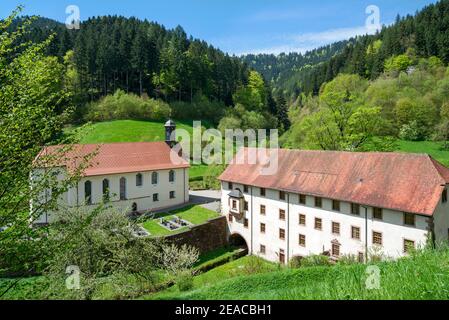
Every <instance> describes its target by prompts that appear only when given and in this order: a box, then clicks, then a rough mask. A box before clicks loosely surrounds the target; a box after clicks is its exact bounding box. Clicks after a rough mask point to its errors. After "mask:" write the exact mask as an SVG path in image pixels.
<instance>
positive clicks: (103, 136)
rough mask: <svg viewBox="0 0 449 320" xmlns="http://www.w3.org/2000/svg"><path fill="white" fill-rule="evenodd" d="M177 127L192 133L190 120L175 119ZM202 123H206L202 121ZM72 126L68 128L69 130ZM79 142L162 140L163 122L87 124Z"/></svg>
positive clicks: (132, 121) (120, 121) (163, 134)
mask: <svg viewBox="0 0 449 320" xmlns="http://www.w3.org/2000/svg"><path fill="white" fill-rule="evenodd" d="M176 125H177V128H178V129H184V130H187V131H188V132H189V133H192V130H193V128H192V122H191V121H190V122H189V121H176ZM203 125H207V123H204V124H203ZM70 130H73V128H70V129H68V130H67V131H68V132H70ZM79 139H80V143H82V144H88V143H113V142H141V141H163V140H164V139H165V131H164V122H156V121H139V120H115V121H107V122H97V123H93V124H90V125H87V126H86V127H85V128H83V130H81V131H80V132H79Z"/></svg>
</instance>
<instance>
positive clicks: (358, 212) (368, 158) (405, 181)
mask: <svg viewBox="0 0 449 320" xmlns="http://www.w3.org/2000/svg"><path fill="white" fill-rule="evenodd" d="M248 150H249V149H248V148H243V149H241V150H240V151H239V153H238V154H237V155H236V158H235V159H234V162H233V164H231V165H229V166H228V168H227V169H226V170H225V172H224V173H223V174H222V175H221V176H220V178H219V179H220V180H221V188H222V199H221V201H222V214H223V215H225V216H226V217H227V221H228V232H229V236H230V237H231V239H233V238H234V239H240V241H242V240H244V242H246V245H247V246H248V250H249V252H250V253H252V254H254V255H258V256H261V257H263V258H266V259H268V260H271V261H276V262H281V263H287V262H288V261H289V260H290V259H291V258H292V257H303V256H308V255H312V254H325V255H328V256H330V257H332V258H333V259H338V258H339V257H342V256H343V255H351V256H353V257H356V258H358V260H359V261H364V260H365V259H366V257H367V253H368V255H369V254H371V253H372V252H376V253H377V254H381V255H383V256H384V257H391V258H397V257H401V256H403V255H406V254H407V253H408V252H409V250H411V249H412V248H419V247H422V246H424V245H425V244H426V243H428V241H430V242H434V243H435V242H442V241H447V240H448V236H449V234H448V230H449V204H448V196H447V186H448V183H449V169H447V168H446V167H444V166H443V165H441V164H440V163H438V162H437V161H435V160H434V159H432V158H431V157H430V156H428V155H425V154H403V153H352V152H333V151H300V150H283V149H280V150H278V172H277V173H276V174H274V175H262V174H261V169H262V165H261V164H248V161H246V162H245V159H247V155H248ZM242 157H243V158H242ZM239 163H243V164H239Z"/></svg>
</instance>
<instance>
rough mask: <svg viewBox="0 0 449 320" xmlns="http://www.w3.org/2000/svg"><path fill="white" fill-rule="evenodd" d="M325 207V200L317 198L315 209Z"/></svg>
mask: <svg viewBox="0 0 449 320" xmlns="http://www.w3.org/2000/svg"><path fill="white" fill-rule="evenodd" d="M322 206H323V199H321V198H320V197H315V207H317V208H321V207H322Z"/></svg>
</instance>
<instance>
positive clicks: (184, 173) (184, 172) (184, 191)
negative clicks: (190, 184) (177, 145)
mask: <svg viewBox="0 0 449 320" xmlns="http://www.w3.org/2000/svg"><path fill="white" fill-rule="evenodd" d="M182 172H183V175H184V190H183V193H184V203H186V168H184V170H183V171H182Z"/></svg>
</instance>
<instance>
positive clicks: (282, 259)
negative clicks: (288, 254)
mask: <svg viewBox="0 0 449 320" xmlns="http://www.w3.org/2000/svg"><path fill="white" fill-rule="evenodd" d="M279 262H280V263H282V264H285V251H284V249H280V250H279Z"/></svg>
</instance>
